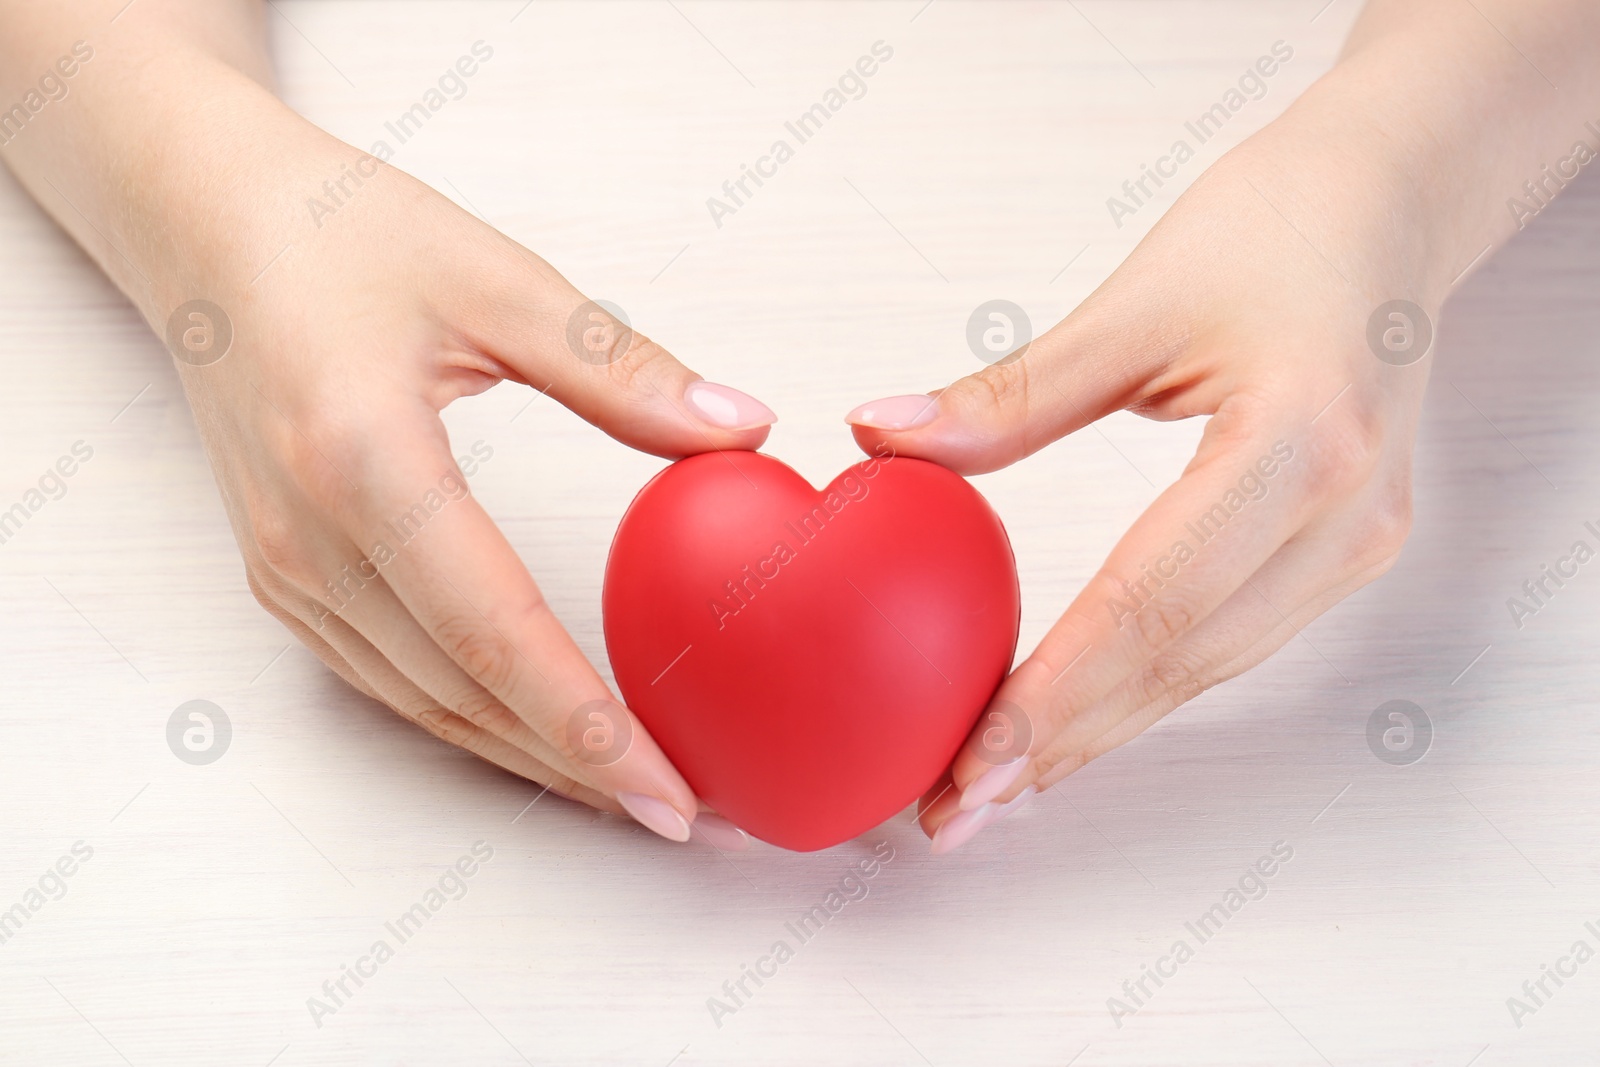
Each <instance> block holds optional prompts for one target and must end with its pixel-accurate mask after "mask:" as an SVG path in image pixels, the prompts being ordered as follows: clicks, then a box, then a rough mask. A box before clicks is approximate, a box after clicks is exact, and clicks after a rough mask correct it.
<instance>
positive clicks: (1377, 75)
mask: <svg viewBox="0 0 1600 1067" xmlns="http://www.w3.org/2000/svg"><path fill="white" fill-rule="evenodd" d="M1490 20H1493V21H1492V23H1491V21H1490ZM1590 123H1592V126H1591V125H1587V124H1590ZM1275 125H1277V126H1279V127H1280V129H1278V130H1273V131H1269V133H1268V135H1267V136H1268V139H1269V141H1272V140H1276V141H1279V142H1281V141H1282V140H1284V139H1289V140H1290V141H1291V145H1290V147H1292V148H1294V149H1298V150H1299V152H1300V153H1301V154H1303V157H1304V158H1306V159H1308V160H1310V161H1312V162H1311V165H1312V166H1317V165H1319V164H1321V163H1323V162H1326V165H1328V166H1331V167H1349V168H1350V169H1348V170H1346V171H1345V172H1343V173H1341V174H1340V176H1339V180H1343V181H1353V182H1367V183H1371V184H1373V185H1375V186H1378V187H1380V188H1383V189H1384V190H1385V192H1386V193H1387V194H1388V198H1387V201H1386V206H1387V209H1388V211H1389V212H1390V213H1391V216H1392V217H1391V219H1390V220H1389V221H1390V225H1389V226H1388V227H1387V231H1388V239H1389V240H1390V241H1392V242H1393V246H1392V247H1391V248H1390V249H1388V250H1386V251H1387V252H1388V253H1389V254H1390V255H1391V256H1392V258H1393V259H1394V261H1395V262H1397V263H1399V264H1401V265H1402V269H1401V271H1400V272H1399V273H1398V277H1399V278H1400V279H1401V280H1402V281H1409V282H1410V283H1411V284H1412V285H1413V286H1414V291H1413V292H1411V293H1389V294H1371V295H1373V296H1375V297H1378V298H1380V299H1382V298H1386V297H1395V296H1409V297H1414V298H1416V299H1418V300H1421V301H1423V302H1424V303H1425V304H1427V303H1434V302H1438V301H1442V300H1443V298H1444V297H1445V296H1446V295H1448V292H1449V290H1450V288H1451V287H1452V286H1453V285H1454V284H1455V283H1456V281H1457V280H1458V279H1459V277H1460V276H1461V275H1462V273H1463V272H1464V271H1465V270H1466V268H1467V267H1468V265H1469V264H1470V263H1473V262H1474V261H1475V260H1477V259H1478V257H1479V256H1480V255H1481V254H1482V253H1483V252H1484V251H1485V250H1486V249H1489V248H1492V247H1495V246H1498V245H1499V244H1501V243H1503V242H1504V241H1506V240H1507V239H1509V238H1510V237H1511V236H1512V235H1513V234H1515V233H1516V232H1517V230H1518V229H1519V228H1520V223H1525V222H1526V218H1527V212H1524V211H1522V210H1521V209H1518V210H1517V211H1516V212H1513V210H1512V208H1511V206H1509V205H1508V201H1510V200H1511V199H1512V198H1516V199H1517V200H1519V201H1520V202H1522V203H1523V204H1525V205H1526V206H1527V208H1528V209H1530V210H1531V211H1537V210H1539V208H1540V207H1541V203H1542V202H1548V200H1549V199H1550V198H1551V197H1552V196H1553V195H1554V193H1555V192H1557V191H1559V188H1560V184H1561V182H1564V181H1567V180H1570V179H1571V178H1572V177H1573V176H1574V174H1575V172H1576V166H1577V161H1576V160H1573V157H1574V150H1575V147H1576V143H1577V142H1580V141H1581V142H1583V144H1584V145H1585V146H1586V151H1589V152H1593V153H1595V154H1600V5H1596V4H1595V3H1593V0H1515V2H1511V0H1472V2H1470V3H1469V2H1465V0H1370V2H1369V3H1368V5H1367V7H1366V8H1365V10H1364V11H1363V12H1362V15H1361V17H1360V19H1359V20H1358V21H1357V24H1356V26H1355V28H1354V30H1353V32H1352V34H1351V37H1350V40H1349V42H1348V44H1347V46H1346V49H1345V54H1344V56H1343V57H1342V58H1341V59H1340V61H1339V63H1338V65H1337V66H1336V67H1335V68H1334V69H1333V70H1332V71H1331V72H1330V73H1329V74H1328V75H1327V76H1326V77H1324V78H1323V79H1322V80H1321V81H1319V82H1318V83H1317V84H1316V85H1315V86H1313V87H1312V88H1311V89H1310V90H1308V91H1307V92H1306V93H1305V95H1304V96H1303V97H1302V98H1301V99H1300V100H1299V101H1297V102H1296V104H1295V105H1294V107H1293V108H1292V109H1291V110H1290V111H1289V112H1288V113H1287V114H1286V115H1285V117H1284V121H1283V122H1281V123H1279V124H1275ZM1294 154H1295V153H1293V152H1291V153H1289V154H1288V155H1289V156H1290V157H1291V158H1292V157H1293V155H1294ZM1578 154H1579V155H1580V156H1581V155H1582V154H1583V153H1582V152H1580V153H1578ZM1352 160H1353V161H1357V162H1356V163H1355V164H1354V165H1353V166H1352V165H1351V164H1350V163H1349V162H1348V161H1352ZM1564 160H1572V162H1569V163H1567V164H1566V165H1565V167H1563V166H1562V161H1564ZM1546 167H1549V168H1550V170H1549V172H1548V173H1547V172H1546V170H1545V168H1546ZM1563 169H1564V170H1565V175H1564V176H1562V175H1560V174H1558V171H1561V170H1563ZM1552 176H1553V177H1552ZM1529 181H1531V182H1532V183H1533V186H1534V192H1535V193H1536V194H1537V195H1536V196H1535V195H1530V193H1529V192H1528V190H1527V188H1526V186H1525V183H1527V182H1529ZM1329 239H1330V241H1331V242H1333V243H1335V244H1337V241H1338V235H1337V234H1330V235H1329ZM1365 239H1368V240H1380V239H1382V238H1381V237H1375V236H1374V235H1372V234H1367V235H1365ZM1480 262H1481V261H1480Z"/></svg>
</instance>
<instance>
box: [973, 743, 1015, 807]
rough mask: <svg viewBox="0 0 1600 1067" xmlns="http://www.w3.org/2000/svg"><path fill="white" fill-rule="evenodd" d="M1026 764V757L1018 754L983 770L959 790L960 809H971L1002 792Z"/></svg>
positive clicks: (987, 801)
mask: <svg viewBox="0 0 1600 1067" xmlns="http://www.w3.org/2000/svg"><path fill="white" fill-rule="evenodd" d="M1027 765H1028V757H1027V756H1018V757H1017V758H1016V759H1012V760H1007V761H1006V762H1005V763H1002V764H1000V765H999V766H998V767H990V768H989V769H988V770H986V771H984V772H983V773H982V774H980V775H979V776H978V777H977V778H976V779H974V780H973V783H972V784H971V785H969V786H967V788H966V789H964V790H962V791H961V810H962V811H971V810H972V809H973V808H976V807H979V806H981V805H984V804H987V803H989V801H991V800H993V799H994V798H995V797H997V796H999V795H1000V794H1001V793H1004V792H1005V791H1006V787H1007V786H1009V785H1010V784H1011V783H1012V782H1014V781H1016V780H1017V775H1019V774H1021V773H1022V771H1023V768H1025V767H1026V766H1027Z"/></svg>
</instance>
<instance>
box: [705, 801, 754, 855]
mask: <svg viewBox="0 0 1600 1067" xmlns="http://www.w3.org/2000/svg"><path fill="white" fill-rule="evenodd" d="M693 828H694V829H696V830H699V831H700V836H701V837H704V838H705V839H706V840H707V841H709V842H710V843H711V844H712V845H713V846H715V847H716V848H720V849H721V850H722V851H724V852H743V851H745V850H746V849H748V848H749V847H750V835H749V834H747V833H745V832H744V831H743V830H741V829H739V828H738V827H737V826H735V825H733V823H731V822H729V821H728V820H727V819H724V818H723V817H722V816H720V815H718V814H717V813H716V812H712V811H702V812H701V813H700V814H699V815H696V816H695V817H694V827H693Z"/></svg>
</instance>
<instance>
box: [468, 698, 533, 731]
mask: <svg viewBox="0 0 1600 1067" xmlns="http://www.w3.org/2000/svg"><path fill="white" fill-rule="evenodd" d="M454 707H455V711H456V713H457V714H458V715H460V716H461V717H462V718H464V719H466V720H467V721H468V722H470V723H471V724H472V725H474V726H476V727H478V728H479V729H480V730H487V731H488V732H489V733H492V734H494V735H496V736H498V737H504V736H506V735H507V734H508V733H510V731H511V730H512V729H513V728H514V727H515V726H516V725H517V724H519V723H520V722H521V721H522V720H520V719H518V718H517V715H516V712H514V711H512V710H511V709H510V708H508V707H506V705H505V704H504V703H503V702H502V701H501V700H500V699H499V698H498V697H496V696H495V695H494V694H493V693H490V692H488V691H487V690H478V691H477V692H474V693H470V694H468V695H467V696H465V697H463V698H461V699H459V700H457V701H455V704H454Z"/></svg>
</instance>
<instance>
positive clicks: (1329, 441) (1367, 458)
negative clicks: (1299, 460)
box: [1304, 404, 1384, 495]
mask: <svg viewBox="0 0 1600 1067" xmlns="http://www.w3.org/2000/svg"><path fill="white" fill-rule="evenodd" d="M1350 408H1351V410H1350V411H1348V412H1346V411H1341V412H1339V414H1338V415H1335V414H1334V413H1333V412H1329V414H1328V416H1327V421H1326V422H1325V423H1323V424H1319V425H1318V426H1317V428H1316V432H1314V433H1313V434H1312V435H1311V436H1310V440H1309V441H1308V443H1307V446H1306V453H1307V455H1306V459H1305V468H1304V477H1305V479H1306V483H1307V484H1308V485H1309V486H1311V487H1312V488H1313V489H1321V490H1324V491H1332V492H1333V493H1335V494H1337V495H1345V494H1348V493H1351V492H1353V491H1355V490H1356V489H1358V488H1359V487H1361V486H1362V485H1365V484H1366V483H1367V482H1368V481H1369V480H1370V479H1371V477H1372V474H1373V472H1374V471H1375V470H1376V469H1377V467H1378V463H1379V460H1380V459H1381V458H1382V456H1383V446H1384V430H1383V425H1382V423H1381V421H1380V420H1379V419H1377V418H1376V417H1375V415H1373V414H1372V413H1370V412H1367V411H1366V410H1364V409H1362V408H1360V407H1358V406H1357V405H1355V404H1351V405H1350Z"/></svg>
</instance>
